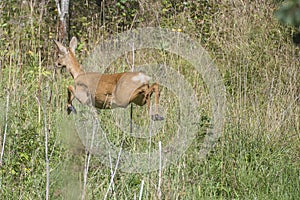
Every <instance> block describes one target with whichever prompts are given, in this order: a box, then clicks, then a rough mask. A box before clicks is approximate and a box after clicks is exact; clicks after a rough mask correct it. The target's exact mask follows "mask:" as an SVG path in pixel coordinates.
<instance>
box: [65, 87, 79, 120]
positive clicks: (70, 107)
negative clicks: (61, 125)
mask: <svg viewBox="0 0 300 200" xmlns="http://www.w3.org/2000/svg"><path fill="white" fill-rule="evenodd" d="M74 94H75V89H74V87H73V86H72V85H70V86H69V87H68V103H67V111H68V115H69V114H70V113H71V112H72V111H73V112H74V113H75V114H76V113H77V111H76V109H75V108H74V106H73V105H72V101H73V99H74V98H75V95H74Z"/></svg>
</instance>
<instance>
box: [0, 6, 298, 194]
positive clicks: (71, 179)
mask: <svg viewBox="0 0 300 200" xmlns="http://www.w3.org/2000/svg"><path fill="white" fill-rule="evenodd" d="M141 3H142V2H141ZM0 5H1V6H0V7H1V8H3V9H1V13H0V14H1V15H2V18H1V19H0V27H1V32H0V35H1V37H0V78H1V81H0V88H1V89H0V106H1V114H0V120H1V123H0V125H1V126H0V132H1V135H0V142H1V145H0V147H1V150H2V149H3V148H4V153H3V160H2V163H1V164H0V195H1V199H45V198H46V197H47V193H46V191H47V190H48V189H49V191H48V192H49V197H50V199H78V198H82V197H83V194H84V195H85V196H84V197H85V199H103V198H104V197H107V198H108V199H138V198H139V195H140V192H141V187H142V183H143V190H142V199H159V198H161V199H298V197H299V196H300V162H299V160H300V154H299V152H300V137H299V132H300V120H299V116H300V97H299V91H300V90H299V88H300V82H299V80H300V71H299V59H298V58H299V47H298V46H295V45H294V44H292V42H291V39H290V35H291V34H292V33H293V32H295V30H294V29H293V28H291V27H284V26H283V25H281V24H279V23H278V22H277V21H276V19H275V18H274V17H273V12H274V10H275V9H276V4H273V3H271V2H269V3H266V2H263V3H259V2H253V1H239V2H234V3H231V2H230V1H227V2H222V3H220V2H218V1H210V7H211V12H212V13H205V14H204V15H203V16H200V15H196V14H197V13H199V12H200V11H199V10H189V8H186V9H183V11H182V12H180V13H179V11H178V9H180V7H176V6H174V9H175V10H176V12H178V13H176V12H173V11H172V10H173V9H172V5H169V4H166V3H164V4H159V3H158V4H157V5H156V6H158V10H157V11H151V9H150V8H151V6H150V7H149V5H148V6H144V9H145V10H144V11H143V12H144V13H143V15H144V18H143V19H142V17H141V16H139V15H137V16H136V18H135V20H136V21H134V20H133V21H130V24H133V27H135V26H137V27H139V26H141V27H143V26H148V25H153V24H154V25H155V26H161V27H167V28H170V29H172V28H174V29H178V28H181V29H182V31H183V32H184V33H186V34H189V35H190V36H191V37H192V38H193V39H195V40H197V41H199V42H201V44H202V45H203V46H204V47H205V49H206V50H207V51H208V52H209V54H210V55H211V57H212V59H213V60H214V62H215V63H216V65H217V66H218V69H219V71H220V73H221V74H222V76H223V79H224V83H225V87H226V92H227V96H226V98H227V99H226V100H227V113H226V114H227V115H226V126H225V127H224V132H223V134H222V137H221V138H220V139H219V141H218V142H217V144H216V145H215V147H214V148H213V149H212V151H211V152H210V153H209V155H208V156H207V157H206V158H205V159H201V154H200V150H201V148H202V143H203V136H204V135H205V134H206V130H207V128H208V127H209V126H211V123H212V122H211V105H210V98H209V96H208V92H207V87H206V86H205V83H204V82H203V80H202V79H201V74H199V73H197V72H196V71H195V70H193V69H192V67H191V66H190V65H189V64H188V63H187V62H186V61H184V60H183V59H180V58H178V56H174V55H171V54H168V53H165V52H162V51H147V52H143V51H140V52H136V54H135V65H136V66H138V65H139V64H143V63H145V62H149V63H150V62H153V61H155V63H163V64H167V65H168V66H172V68H173V69H174V70H175V71H176V72H179V73H180V74H182V75H183V76H184V77H185V78H186V80H187V81H188V82H189V84H190V85H191V87H193V89H194V90H195V91H196V92H197V97H198V99H199V106H198V107H199V112H201V117H200V121H199V129H198V132H197V135H196V138H195V139H194V140H193V142H192V144H191V145H190V146H189V148H188V149H187V150H186V152H185V153H184V154H183V155H182V157H180V159H178V160H177V161H174V162H173V163H172V164H171V165H168V166H167V167H165V168H163V169H162V171H161V174H160V172H159V171H152V172H148V173H125V172H122V171H121V170H117V171H116V173H115V174H114V178H113V182H112V183H113V184H111V185H110V181H111V177H112V174H113V170H114V167H108V166H106V165H104V164H103V162H102V160H101V159H102V158H101V157H99V156H97V155H91V157H90V162H89V163H88V162H87V160H88V158H89V154H88V153H87V151H86V150H85V148H84V147H83V146H82V144H81V142H80V140H79V136H78V134H77V132H76V129H75V128H76V126H75V125H74V119H76V118H77V117H78V116H67V115H66V111H65V101H66V86H67V85H68V84H72V80H71V79H70V76H69V75H68V73H65V71H60V70H57V69H54V59H55V55H54V54H55V51H56V50H55V48H54V44H53V43H52V41H51V39H52V38H56V36H57V35H56V34H57V32H56V25H55V23H53V22H51V20H52V21H53V19H55V11H53V12H51V9H49V10H50V11H49V13H47V14H48V15H47V17H46V16H44V15H42V17H41V16H40V10H39V9H38V8H39V6H38V4H36V3H33V4H26V3H22V4H17V3H15V2H11V4H8V3H3V2H0ZM47 6H48V7H49V8H53V10H54V8H55V5H52V3H48V4H47ZM73 6H74V5H73ZM88 6H91V5H86V4H85V5H82V8H80V9H83V8H86V9H87V8H89V7H88ZM160 6H161V7H160ZM48 7H45V9H46V8H48ZM148 7H149V8H148ZM31 8H33V9H31ZM163 8H164V9H163ZM147 9H150V10H147ZM159 9H161V10H163V11H162V13H161V14H160V12H159V11H160V10H159ZM12 10H13V11H14V12H12ZM166 10H168V11H166ZM92 11H93V10H92V9H91V10H89V12H92ZM87 12H88V11H87ZM101 12H102V14H106V13H105V12H108V11H105V10H101ZM163 12H164V13H163ZM153 13H154V14H153ZM166 13H168V14H166ZM195 13H196V14H195ZM100 14H101V13H100ZM107 14H108V13H107ZM21 15H22V16H28V17H30V19H32V20H31V21H27V20H24V19H23V18H20V16H21ZM77 15H78V13H77ZM77 15H74V18H76V20H75V19H74V22H73V23H75V22H76V23H77V22H78V24H81V25H82V26H80V31H79V32H78V33H77V35H78V38H79V39H80V41H81V44H80V45H81V46H80V48H79V50H78V51H77V55H78V56H79V57H80V60H83V59H84V58H85V57H86V56H87V55H88V53H89V52H90V51H91V50H92V48H93V47H94V46H95V44H96V41H99V40H100V39H101V37H102V36H103V37H106V36H107V35H109V34H113V33H117V32H119V31H120V30H119V29H117V28H116V27H115V26H114V25H113V24H114V23H115V22H117V21H113V19H111V20H112V21H109V19H107V21H106V22H105V23H104V21H103V20H104V19H103V18H101V20H102V21H100V22H98V21H97V20H96V19H97V16H98V13H96V14H93V13H92V14H90V15H87V16H86V18H84V19H83V18H80V17H77ZM102 16H104V15H101V17H102ZM145 16H146V17H145ZM191 16H192V18H189V17H191ZM98 17H99V16H98ZM197 17H198V19H196V18H197ZM199 17H203V19H202V18H201V19H199ZM26 19H27V18H26ZM50 19H51V20H50ZM90 19H92V20H90ZM117 19H118V20H119V19H120V18H117ZM126 19H127V20H128V18H126ZM40 20H41V21H42V22H44V23H39V21H40ZM80 20H82V21H80ZM85 20H86V21H85ZM88 20H90V21H88ZM126 22H128V21H125V22H124V23H126ZM99 23H100V25H99ZM101 23H102V25H103V24H105V25H106V26H107V27H106V28H103V26H101ZM78 24H75V25H73V26H74V27H73V28H74V29H73V31H74V30H75V29H76V28H78V27H77V26H79V25H78ZM20 25H22V26H20ZM118 26H121V25H120V24H118ZM115 29H117V30H115ZM74 32H75V31H74ZM74 32H72V34H74ZM202 32H203V33H202ZM80 36H82V37H80ZM126 56H127V57H128V58H130V57H131V56H132V55H130V54H129V55H124V57H126ZM129 61H130V60H129ZM127 62H128V61H126V58H124V59H123V58H121V59H120V60H117V61H116V63H114V64H115V66H118V67H115V68H113V67H112V68H109V69H110V70H111V71H113V72H115V71H121V70H124V69H125V70H130V67H128V63H127ZM170 79H171V77H170ZM161 97H162V98H161V99H162V100H161V104H162V105H163V106H164V109H166V110H167V112H166V116H167V119H166V121H165V122H164V123H165V124H164V125H163V127H162V130H161V131H159V132H158V134H157V135H156V136H155V137H153V138H151V140H143V139H137V138H132V137H129V136H128V135H126V136H125V140H124V142H123V144H122V142H121V141H122V140H121V139H122V138H123V137H124V135H123V132H122V131H121V130H120V129H119V128H118V127H116V126H115V125H114V124H115V123H114V113H113V112H111V111H103V112H102V111H101V113H100V114H99V119H100V120H101V122H102V123H103V124H104V127H105V128H104V129H105V131H106V132H107V136H108V138H109V139H110V140H111V141H112V142H113V143H114V144H115V145H116V146H121V145H123V147H124V150H128V151H131V152H134V153H136V152H141V151H143V152H147V151H148V150H154V149H158V142H159V141H162V145H163V146H164V145H165V144H167V142H168V141H169V140H170V138H171V136H172V135H173V133H174V132H175V131H176V129H177V126H176V121H177V120H178V119H177V118H178V106H179V105H180V104H179V101H178V99H177V98H176V96H175V95H174V93H172V92H171V91H169V90H168V88H167V87H162V95H161ZM75 106H76V108H78V109H80V108H81V106H80V105H79V104H78V103H76V104H75ZM134 111H135V112H134V117H133V120H134V121H135V122H136V123H137V124H138V125H140V126H144V125H148V124H149V121H147V118H146V117H141V116H145V108H138V107H135V108H134ZM114 112H117V111H114ZM140 119H142V120H140ZM119 120H121V119H119ZM121 122H122V121H120V123H121ZM46 136H47V137H46ZM4 138H6V141H5V143H3V141H4ZM46 138H47V140H46ZM3 144H4V145H3ZM46 146H47V147H48V150H47V149H46ZM47 157H48V159H49V162H47ZM47 163H48V164H49V170H50V171H47ZM112 163H113V164H116V163H117V161H116V160H115V161H114V162H112ZM87 164H89V165H88V167H87ZM87 168H88V173H87V179H86V182H85V176H84V171H85V169H87ZM47 174H49V175H50V177H49V179H47ZM47 181H48V182H49V187H47ZM159 181H161V184H160V185H159V184H158V183H159ZM85 184H86V185H85ZM159 187H160V188H159ZM84 188H85V189H84ZM159 191H161V194H159ZM160 195H161V196H160Z"/></svg>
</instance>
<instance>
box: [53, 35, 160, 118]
mask: <svg viewBox="0 0 300 200" xmlns="http://www.w3.org/2000/svg"><path fill="white" fill-rule="evenodd" d="M55 43H56V45H57V47H58V48H59V58H58V60H57V61H56V64H57V66H66V68H67V70H68V71H69V72H70V74H71V75H72V77H73V78H74V82H75V85H74V86H69V87H68V103H67V109H68V113H71V112H72V111H74V112H76V110H75V108H74V107H73V105H72V101H73V99H74V98H76V99H78V100H79V101H80V102H81V103H82V104H87V105H93V106H95V107H96V108H99V109H110V108H115V107H123V108H125V107H127V106H128V105H129V104H130V103H135V104H137V105H139V106H143V105H145V104H146V103H147V105H148V109H150V97H151V95H152V93H153V92H154V93H155V104H156V114H155V115H154V118H153V117H152V118H153V119H154V120H162V119H163V117H161V116H159V115H158V109H157V106H158V103H159V88H158V84H157V83H154V84H153V85H151V86H150V85H149V81H148V80H149V79H150V77H148V76H146V75H145V74H143V73H141V72H123V73H116V74H100V73H96V72H84V70H83V69H82V67H81V65H80V64H79V63H78V61H77V59H76V57H75V49H76V46H77V39H76V38H75V37H73V38H72V40H71V42H70V47H69V48H66V47H65V46H63V45H62V44H61V43H60V42H57V41H55Z"/></svg>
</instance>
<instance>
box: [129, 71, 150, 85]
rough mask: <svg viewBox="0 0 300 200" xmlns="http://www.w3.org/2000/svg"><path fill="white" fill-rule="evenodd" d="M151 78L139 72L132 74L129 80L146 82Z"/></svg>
mask: <svg viewBox="0 0 300 200" xmlns="http://www.w3.org/2000/svg"><path fill="white" fill-rule="evenodd" d="M150 79H151V77H149V76H146V75H145V74H143V73H139V74H138V75H136V76H134V77H132V78H131V80H133V81H135V82H137V81H139V82H141V83H148V81H149V80H150Z"/></svg>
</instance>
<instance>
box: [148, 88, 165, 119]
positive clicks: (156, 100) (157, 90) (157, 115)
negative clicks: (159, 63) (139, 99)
mask: <svg viewBox="0 0 300 200" xmlns="http://www.w3.org/2000/svg"><path fill="white" fill-rule="evenodd" d="M153 93H155V112H154V114H152V115H151V119H152V120H154V121H161V120H164V117H163V116H160V115H159V114H158V104H159V96H160V92H159V86H158V84H157V83H153V84H152V85H151V86H150V87H149V88H148V90H147V91H146V92H145V97H146V102H147V105H148V110H149V111H150V102H151V99H150V98H151V95H152V94H153Z"/></svg>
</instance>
